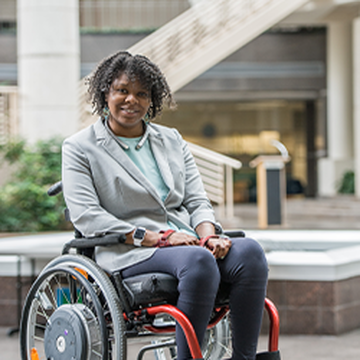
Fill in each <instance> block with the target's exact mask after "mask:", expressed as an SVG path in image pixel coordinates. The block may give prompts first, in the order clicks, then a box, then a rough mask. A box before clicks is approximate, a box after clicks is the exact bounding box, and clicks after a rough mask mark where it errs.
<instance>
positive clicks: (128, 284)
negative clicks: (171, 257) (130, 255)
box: [123, 273, 179, 308]
mask: <svg viewBox="0 0 360 360" xmlns="http://www.w3.org/2000/svg"><path fill="white" fill-rule="evenodd" d="M177 284H178V281H177V279H176V278H175V277H173V276H172V275H169V274H165V273H149V274H141V275H136V276H132V277H129V278H127V279H123V285H124V288H125V290H126V292H127V295H128V299H129V302H130V306H131V307H132V308H139V307H144V306H149V305H155V304H161V303H168V304H172V305H175V304H176V300H177V298H178V296H179V293H178V290H177Z"/></svg>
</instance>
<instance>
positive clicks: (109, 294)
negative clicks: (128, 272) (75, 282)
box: [44, 255, 127, 360]
mask: <svg viewBox="0 0 360 360" xmlns="http://www.w3.org/2000/svg"><path fill="white" fill-rule="evenodd" d="M59 266H61V267H63V266H66V267H70V268H72V269H76V270H77V271H80V272H82V273H84V274H86V275H85V276H86V277H87V279H88V281H89V283H91V284H92V287H93V289H94V290H95V292H96V294H97V296H98V298H99V300H100V303H101V305H102V308H103V313H104V316H105V321H106V327H107V333H108V357H105V358H104V359H106V360H126V349H127V346H126V336H125V321H124V317H123V310H122V308H121V305H120V301H119V298H118V295H117V293H116V291H115V288H114V286H113V284H112V282H111V280H110V278H109V277H108V275H107V274H106V273H105V272H104V271H103V270H102V269H101V268H100V267H99V266H98V265H97V264H96V263H95V262H94V261H92V260H91V259H89V258H87V257H84V256H81V255H63V256H59V257H58V258H56V259H54V260H52V261H51V262H50V263H49V264H48V265H47V266H46V267H45V269H44V271H46V270H47V269H51V268H57V267H59ZM91 360H92V359H91Z"/></svg>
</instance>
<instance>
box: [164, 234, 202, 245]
mask: <svg viewBox="0 0 360 360" xmlns="http://www.w3.org/2000/svg"><path fill="white" fill-rule="evenodd" d="M168 241H169V243H170V245H171V246H180V245H199V243H200V241H199V239H198V238H197V237H195V236H192V235H188V234H185V233H183V232H173V233H172V234H171V235H170V236H169V237H168Z"/></svg>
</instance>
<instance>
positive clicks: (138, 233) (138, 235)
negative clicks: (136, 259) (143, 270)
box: [132, 227, 146, 246]
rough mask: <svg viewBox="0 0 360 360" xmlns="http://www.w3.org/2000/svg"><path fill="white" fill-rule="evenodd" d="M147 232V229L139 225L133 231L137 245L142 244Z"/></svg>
mask: <svg viewBox="0 0 360 360" xmlns="http://www.w3.org/2000/svg"><path fill="white" fill-rule="evenodd" d="M145 234H146V229H145V228H143V227H138V228H136V230H135V231H134V233H133V236H132V237H133V240H134V245H135V246H141V243H142V242H143V240H144V237H145Z"/></svg>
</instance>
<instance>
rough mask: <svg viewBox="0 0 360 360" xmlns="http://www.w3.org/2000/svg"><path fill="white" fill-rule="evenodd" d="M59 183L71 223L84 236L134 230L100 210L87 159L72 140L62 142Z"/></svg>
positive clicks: (123, 232) (124, 232) (126, 223)
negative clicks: (61, 185)
mask: <svg viewBox="0 0 360 360" xmlns="http://www.w3.org/2000/svg"><path fill="white" fill-rule="evenodd" d="M62 182H63V191H64V198H65V202H66V205H67V207H68V209H69V211H70V218H71V221H72V223H73V224H74V226H75V227H76V228H77V229H78V230H79V231H80V232H81V233H82V234H83V235H84V236H86V237H92V236H100V235H103V234H105V233H122V234H127V233H129V232H131V231H133V230H134V229H135V226H133V225H131V224H129V223H128V222H125V221H123V220H120V219H118V218H117V217H115V216H114V215H112V214H110V213H109V212H107V211H106V210H105V209H104V208H103V207H101V204H100V202H99V198H98V196H97V193H96V189H95V187H94V183H93V177H92V169H91V166H90V164H89V160H88V158H87V157H86V154H85V153H84V151H83V150H82V149H81V146H80V145H79V144H78V143H77V142H76V141H74V140H71V139H67V140H65V141H64V144H63V148H62Z"/></svg>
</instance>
